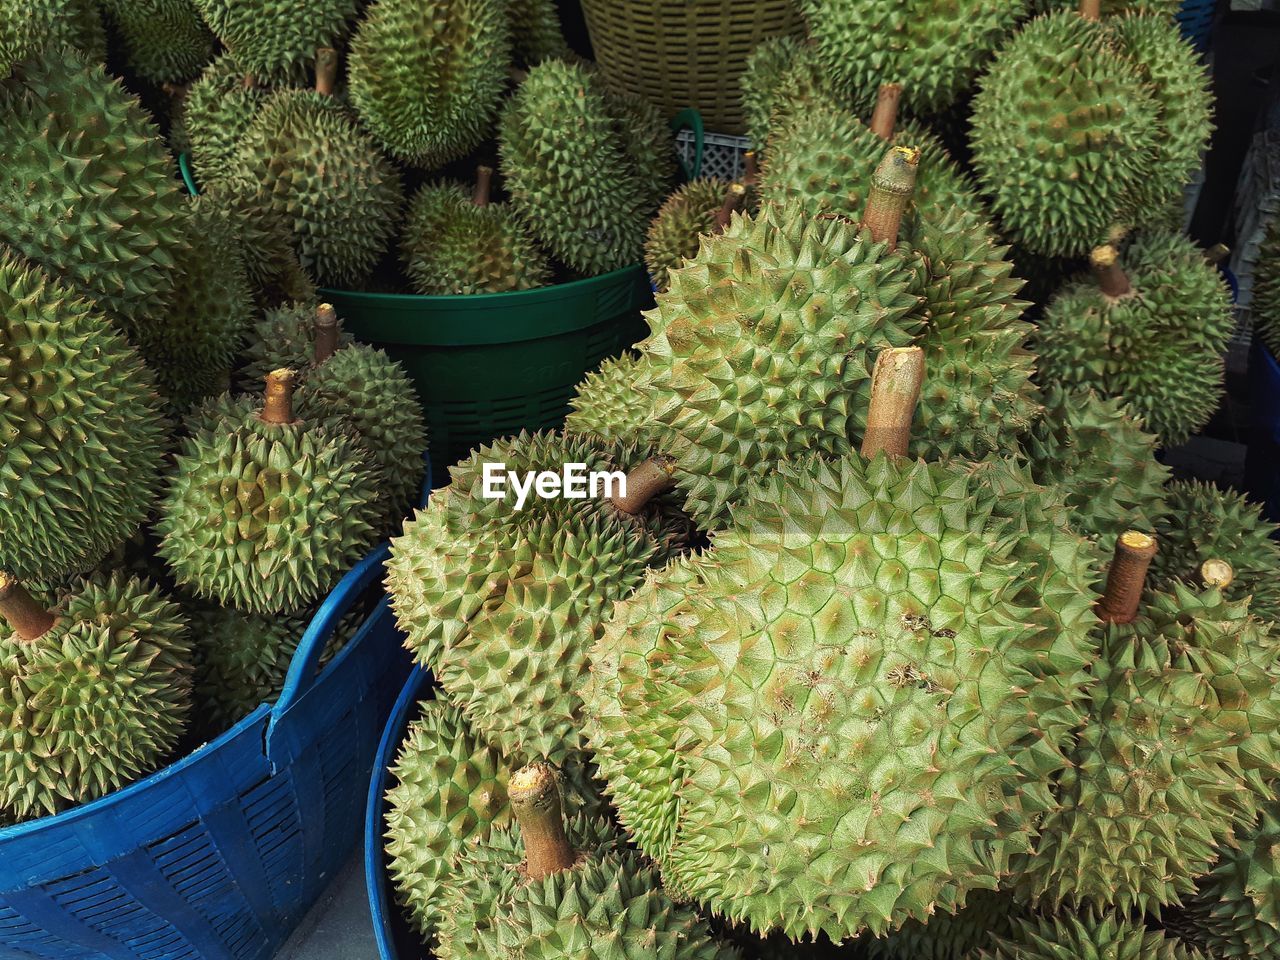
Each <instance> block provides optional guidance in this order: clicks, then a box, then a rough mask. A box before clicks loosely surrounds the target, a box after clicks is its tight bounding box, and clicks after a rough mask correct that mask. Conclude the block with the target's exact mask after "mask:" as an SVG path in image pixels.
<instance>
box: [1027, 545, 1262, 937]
mask: <svg viewBox="0 0 1280 960" xmlns="http://www.w3.org/2000/svg"><path fill="white" fill-rule="evenodd" d="M1155 552H1156V541H1155V538H1154V537H1151V536H1149V535H1147V534H1145V533H1140V532H1138V531H1132V530H1131V531H1126V532H1125V533H1123V534H1121V535H1120V536H1119V537H1118V538H1117V539H1116V551H1115V558H1114V560H1113V561H1112V564H1111V568H1110V571H1109V572H1108V575H1107V585H1106V591H1105V593H1104V595H1103V598H1102V600H1101V602H1100V603H1099V605H1098V613H1099V616H1100V617H1101V619H1102V620H1103V623H1104V625H1103V627H1101V628H1100V630H1099V640H1100V648H1099V655H1098V658H1097V660H1096V661H1095V662H1094V663H1093V664H1092V666H1091V667H1090V672H1091V673H1092V675H1093V679H1094V683H1093V686H1092V687H1091V688H1090V690H1089V701H1090V705H1089V708H1088V716H1087V720H1086V722H1084V723H1083V724H1081V726H1080V728H1079V730H1078V731H1077V732H1076V744H1075V746H1074V747H1073V748H1072V750H1071V761H1072V762H1071V765H1070V766H1069V767H1067V769H1066V770H1064V771H1062V772H1061V773H1059V774H1058V776H1057V781H1056V784H1055V786H1054V793H1055V795H1056V799H1057V801H1058V803H1057V806H1056V807H1055V808H1054V809H1052V810H1050V811H1049V812H1048V813H1046V814H1045V816H1044V817H1043V819H1042V820H1041V822H1040V825H1039V826H1040V836H1039V839H1038V840H1037V841H1036V845H1035V851H1034V852H1033V853H1030V854H1028V855H1025V856H1024V857H1022V858H1020V860H1019V862H1017V863H1015V864H1014V877H1015V881H1014V883H1015V886H1016V887H1017V889H1018V890H1019V891H1020V892H1021V894H1022V895H1023V896H1024V897H1026V898H1029V899H1031V900H1032V901H1034V902H1036V903H1037V904H1039V905H1040V906H1043V907H1046V908H1050V909H1055V910H1057V909H1062V908H1067V909H1071V910H1077V909H1079V910H1095V911H1097V910H1106V909H1115V910H1118V911H1120V912H1123V913H1126V914H1127V913H1130V912H1134V913H1145V912H1152V913H1157V914H1158V912H1159V910H1160V908H1161V907H1165V906H1168V905H1170V904H1177V903H1178V902H1179V901H1180V900H1181V899H1182V898H1183V897H1185V896H1187V895H1189V894H1191V893H1192V892H1193V891H1194V889H1195V880H1196V878H1197V877H1200V876H1202V875H1204V874H1205V873H1207V872H1208V871H1209V870H1210V869H1211V867H1212V866H1213V863H1214V860H1215V859H1216V857H1217V856H1218V853H1217V848H1218V847H1219V846H1220V845H1221V844H1223V843H1226V842H1229V841H1230V840H1231V838H1232V837H1233V836H1234V835H1235V834H1236V832H1237V831H1239V830H1242V829H1247V827H1248V826H1249V825H1250V824H1252V823H1253V822H1254V820H1255V819H1256V817H1257V815H1258V808H1259V804H1260V803H1262V802H1264V801H1267V800H1270V799H1272V798H1273V797H1274V792H1273V790H1272V788H1271V787H1270V786H1269V785H1268V783H1269V781H1271V780H1274V779H1275V777H1276V776H1277V774H1278V773H1280V763H1278V762H1277V759H1276V753H1275V744H1276V743H1277V738H1280V685H1278V684H1277V683H1276V668H1275V664H1276V658H1277V655H1280V643H1277V640H1276V639H1275V638H1274V637H1272V636H1271V635H1270V633H1269V628H1268V626H1267V625H1266V624H1264V623H1263V622H1262V621H1261V620H1258V619H1257V618H1256V617H1253V616H1251V615H1250V613H1249V609H1248V603H1247V602H1243V601H1241V602H1232V601H1229V600H1227V599H1226V598H1225V597H1224V596H1223V593H1222V590H1221V589H1220V586H1219V584H1220V583H1222V582H1225V581H1228V580H1229V579H1230V566H1229V565H1228V564H1226V563H1220V564H1215V566H1214V568H1213V573H1212V576H1211V577H1210V579H1209V583H1208V585H1207V586H1206V587H1205V588H1203V589H1198V588H1193V587H1191V586H1188V585H1186V584H1183V583H1174V584H1173V587H1172V589H1171V590H1170V592H1168V593H1165V592H1158V591H1151V592H1147V593H1145V594H1144V593H1143V584H1144V580H1145V577H1146V573H1147V569H1148V567H1149V565H1150V562H1151V558H1152V556H1153V555H1154V554H1155Z"/></svg>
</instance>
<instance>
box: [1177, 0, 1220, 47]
mask: <svg viewBox="0 0 1280 960" xmlns="http://www.w3.org/2000/svg"><path fill="white" fill-rule="evenodd" d="M1217 6H1218V3H1217V0H1182V6H1181V7H1179V8H1178V13H1177V20H1178V27H1179V29H1180V30H1181V31H1182V36H1183V38H1184V39H1185V40H1186V41H1187V42H1188V43H1190V44H1191V45H1192V46H1193V47H1195V48H1196V49H1197V50H1198V51H1200V52H1201V53H1205V52H1207V51H1208V49H1209V42H1210V40H1211V39H1212V38H1213V17H1214V14H1215V13H1216V11H1217Z"/></svg>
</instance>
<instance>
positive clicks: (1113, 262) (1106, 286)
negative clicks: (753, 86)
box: [1089, 243, 1133, 300]
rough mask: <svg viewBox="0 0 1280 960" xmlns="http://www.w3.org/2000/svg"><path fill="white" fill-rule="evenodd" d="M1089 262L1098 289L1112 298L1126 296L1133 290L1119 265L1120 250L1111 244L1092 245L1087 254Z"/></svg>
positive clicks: (1126, 275) (1116, 298)
mask: <svg viewBox="0 0 1280 960" xmlns="http://www.w3.org/2000/svg"><path fill="white" fill-rule="evenodd" d="M1089 263H1090V264H1091V265H1092V266H1093V275H1094V277H1095V278H1096V279H1097V281H1098V289H1099V290H1101V291H1102V292H1103V293H1104V294H1105V295H1106V296H1108V297H1110V298H1111V299H1113V300H1118V299H1119V298H1120V297H1127V296H1128V295H1129V294H1130V293H1132V292H1133V285H1132V284H1130V283H1129V275H1128V274H1127V273H1125V272H1124V267H1122V266H1120V252H1119V251H1118V250H1116V248H1115V247H1113V246H1111V244H1109V243H1108V244H1104V245H1103V246H1101V247H1094V248H1093V250H1092V252H1091V253H1090V254H1089Z"/></svg>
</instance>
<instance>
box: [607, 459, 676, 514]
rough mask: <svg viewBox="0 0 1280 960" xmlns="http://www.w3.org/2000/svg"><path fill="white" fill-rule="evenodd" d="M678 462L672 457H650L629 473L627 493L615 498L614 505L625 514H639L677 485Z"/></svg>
mask: <svg viewBox="0 0 1280 960" xmlns="http://www.w3.org/2000/svg"><path fill="white" fill-rule="evenodd" d="M675 471H676V462H675V461H674V460H672V459H671V458H670V457H663V456H656V457H650V458H649V459H648V460H646V461H644V463H642V464H640V465H639V466H637V467H633V468H632V469H631V470H630V471H629V472H628V473H627V492H626V494H625V495H624V496H621V497H614V498H613V505H614V506H615V507H617V508H618V509H619V510H621V511H622V512H623V513H629V514H637V513H639V512H640V511H641V510H643V509H644V508H645V505H646V504H648V503H649V501H650V500H652V499H653V498H654V497H657V496H660V495H661V494H664V493H666V492H667V491H668V490H670V489H671V488H672V487H674V486H675V485H676V480H675Z"/></svg>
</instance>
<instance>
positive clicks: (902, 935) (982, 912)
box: [862, 890, 1024, 960]
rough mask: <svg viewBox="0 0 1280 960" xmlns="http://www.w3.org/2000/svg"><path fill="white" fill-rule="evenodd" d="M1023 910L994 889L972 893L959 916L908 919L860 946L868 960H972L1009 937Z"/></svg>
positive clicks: (868, 938) (936, 915)
mask: <svg viewBox="0 0 1280 960" xmlns="http://www.w3.org/2000/svg"><path fill="white" fill-rule="evenodd" d="M1022 912H1024V911H1022V910H1021V909H1020V908H1019V906H1018V904H1017V903H1016V902H1015V901H1014V900H1013V898H1012V897H1011V896H1010V895H1009V894H1007V893H1003V892H1001V891H997V890H975V891H973V893H971V894H970V895H969V897H968V901H967V903H966V904H965V907H964V909H963V910H961V911H959V912H958V913H935V914H934V915H933V916H932V917H930V918H929V920H928V922H925V923H922V922H921V921H919V920H908V921H907V922H906V923H904V924H903V925H902V926H901V927H900V928H899V929H897V930H895V931H894V932H893V933H890V934H887V935H886V936H883V937H866V938H864V939H863V941H862V943H863V946H864V948H865V949H866V955H867V958H868V960H971V958H973V956H974V954H975V953H976V952H977V951H978V950H979V949H981V948H983V947H987V946H989V945H991V944H992V941H993V940H994V938H995V937H1003V936H1008V934H1009V933H1010V932H1011V931H1012V930H1013V921H1014V919H1015V918H1016V917H1017V916H1018V915H1019V914H1020V913H1022Z"/></svg>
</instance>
